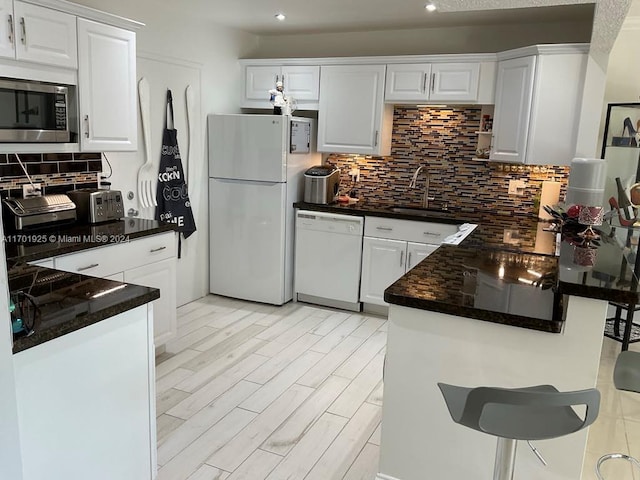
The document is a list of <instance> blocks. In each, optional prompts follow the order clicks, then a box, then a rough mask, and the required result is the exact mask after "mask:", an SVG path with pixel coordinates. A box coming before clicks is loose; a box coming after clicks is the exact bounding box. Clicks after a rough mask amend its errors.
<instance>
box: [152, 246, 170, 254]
mask: <svg viewBox="0 0 640 480" xmlns="http://www.w3.org/2000/svg"><path fill="white" fill-rule="evenodd" d="M165 248H167V247H158V248H152V249H151V250H149V252H150V253H154V252H159V251H160V250H164V249H165Z"/></svg>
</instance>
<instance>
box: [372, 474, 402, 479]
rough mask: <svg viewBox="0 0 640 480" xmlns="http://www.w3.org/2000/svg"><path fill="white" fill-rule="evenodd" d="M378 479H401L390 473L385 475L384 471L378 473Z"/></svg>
mask: <svg viewBox="0 0 640 480" xmlns="http://www.w3.org/2000/svg"><path fill="white" fill-rule="evenodd" d="M376 480H400V479H399V478H396V477H391V476H389V475H385V474H384V473H378V474H376Z"/></svg>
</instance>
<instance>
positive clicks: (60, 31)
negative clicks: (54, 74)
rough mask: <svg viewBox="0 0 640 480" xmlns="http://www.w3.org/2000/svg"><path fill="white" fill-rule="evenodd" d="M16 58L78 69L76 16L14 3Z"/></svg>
mask: <svg viewBox="0 0 640 480" xmlns="http://www.w3.org/2000/svg"><path fill="white" fill-rule="evenodd" d="M14 12H15V19H14V28H15V36H16V58H17V59H18V60H27V61H30V62H37V63H45V64H48V65H56V66H59V67H67V68H77V67H78V50H77V40H76V17H75V16H74V15H69V14H68V13H63V12H58V11H57V10H51V9H49V8H44V7H39V6H37V5H32V4H30V3H23V2H15V3H14Z"/></svg>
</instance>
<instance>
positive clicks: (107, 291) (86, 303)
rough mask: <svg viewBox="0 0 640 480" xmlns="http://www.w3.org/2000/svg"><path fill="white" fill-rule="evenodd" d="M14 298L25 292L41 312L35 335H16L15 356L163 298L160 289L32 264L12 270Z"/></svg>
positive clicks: (14, 342)
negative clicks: (18, 293) (17, 294)
mask: <svg viewBox="0 0 640 480" xmlns="http://www.w3.org/2000/svg"><path fill="white" fill-rule="evenodd" d="M9 290H10V291H11V292H12V296H15V295H16V292H24V293H27V294H29V295H30V296H31V297H33V299H34V301H35V303H36V305H37V306H38V310H37V312H38V313H36V320H35V327H34V332H33V333H32V334H31V335H29V336H19V335H18V336H14V340H13V353H18V352H22V351H23V350H27V349H28V348H32V347H35V346H37V345H40V344H42V343H45V342H47V341H49V340H53V339H54V338H57V337H61V336H62V335H66V334H68V333H71V332H74V331H76V330H79V329H81V328H84V327H87V326H89V325H92V324H94V323H98V322H100V321H102V320H105V319H107V318H109V317H113V316H114V315H117V314H119V313H122V312H125V311H127V310H131V309H133V308H135V307H138V306H140V305H144V304H145V303H149V302H151V301H153V300H155V299H157V298H160V291H159V290H158V289H156V288H149V287H142V286H139V285H131V284H126V283H120V282H114V281H111V280H105V279H102V278H96V277H88V276H85V275H78V274H75V273H67V272H61V271H58V270H52V269H49V268H43V267H35V266H31V265H28V264H22V265H20V266H16V267H14V268H12V269H11V270H10V271H9Z"/></svg>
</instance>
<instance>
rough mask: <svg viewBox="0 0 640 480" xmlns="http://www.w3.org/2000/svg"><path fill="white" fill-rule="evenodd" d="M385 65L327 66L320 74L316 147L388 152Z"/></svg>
mask: <svg viewBox="0 0 640 480" xmlns="http://www.w3.org/2000/svg"><path fill="white" fill-rule="evenodd" d="M384 76H385V66H384V65H355V66H352V65H328V66H322V68H321V75H320V109H319V111H318V150H319V151H321V152H334V153H361V154H369V155H388V154H389V151H390V144H389V146H388V148H387V145H386V143H387V142H386V128H385V132H382V131H381V130H382V128H383V126H384V125H383V111H384Z"/></svg>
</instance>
